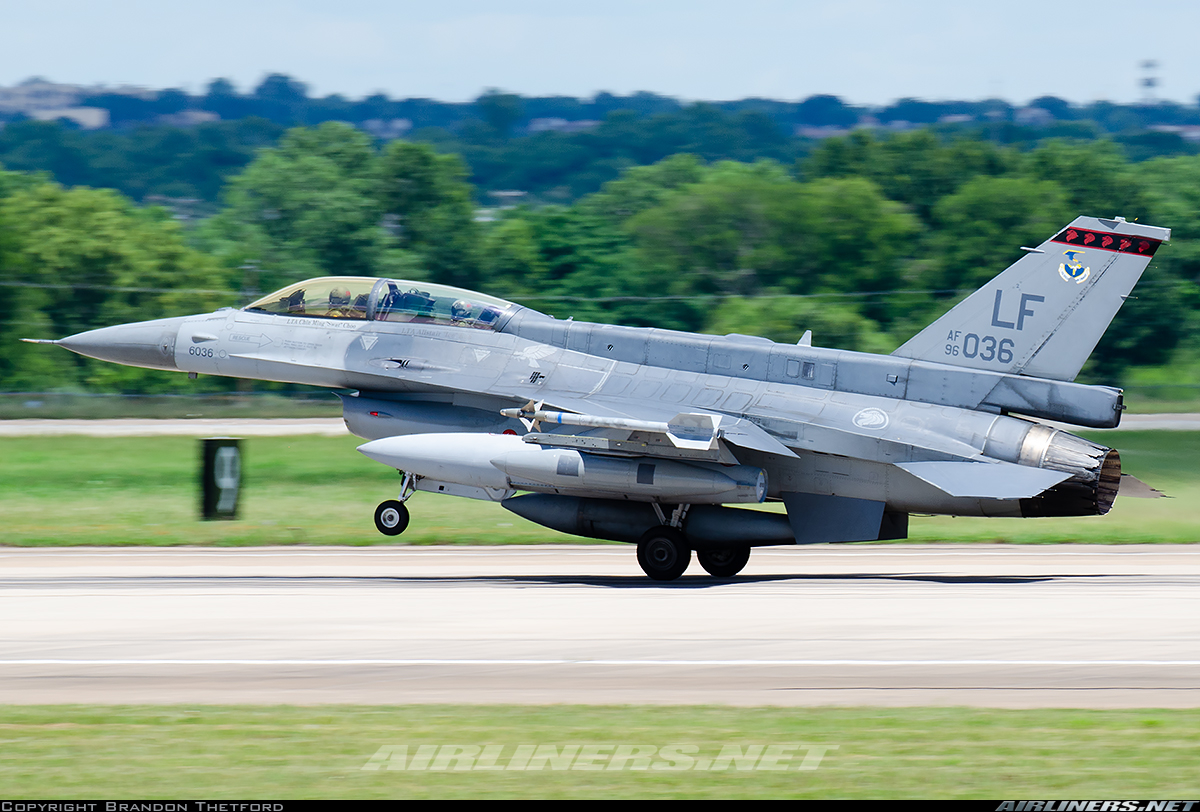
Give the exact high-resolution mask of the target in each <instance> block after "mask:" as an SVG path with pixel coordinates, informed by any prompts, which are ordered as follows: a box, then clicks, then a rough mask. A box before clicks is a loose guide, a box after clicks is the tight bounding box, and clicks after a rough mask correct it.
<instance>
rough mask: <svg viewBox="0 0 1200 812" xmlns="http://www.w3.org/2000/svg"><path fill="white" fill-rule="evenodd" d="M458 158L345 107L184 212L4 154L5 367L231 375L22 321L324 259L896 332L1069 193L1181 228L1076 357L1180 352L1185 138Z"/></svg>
mask: <svg viewBox="0 0 1200 812" xmlns="http://www.w3.org/2000/svg"><path fill="white" fill-rule="evenodd" d="M471 177H472V176H471V173H470V170H468V168H467V164H466V163H465V162H464V161H463V159H462V158H461V157H459V156H458V155H455V154H448V153H444V152H439V151H436V150H435V149H434V148H433V147H431V146H430V145H428V144H424V143H419V142H414V141H405V140H392V141H389V142H386V143H380V142H378V141H376V140H375V139H373V138H371V137H370V136H368V135H367V134H365V133H363V132H362V131H361V130H359V129H357V128H355V127H352V126H349V125H346V124H341V123H332V122H331V123H325V124H321V125H319V126H316V127H302V128H294V129H291V130H288V131H287V132H286V133H284V134H283V135H282V137H281V138H280V139H279V140H278V142H277V143H276V144H275V145H274V146H271V147H266V148H263V149H260V150H259V151H258V152H257V153H256V157H254V159H253V160H252V161H251V162H250V163H248V164H247V165H246V167H245V168H244V169H243V170H242V171H240V172H237V173H236V174H232V175H231V176H230V178H229V180H228V181H227V182H226V183H225V184H224V186H223V188H222V192H221V197H220V205H219V208H218V209H217V211H216V212H215V214H213V215H212V216H210V217H206V218H204V219H203V220H202V221H200V222H199V223H198V224H195V225H193V226H191V227H188V228H185V227H183V226H181V225H180V223H179V222H178V221H176V220H174V219H173V218H172V217H171V216H170V215H169V213H168V212H167V211H165V210H164V209H161V208H156V207H152V206H151V207H147V206H137V205H135V204H134V203H132V202H131V201H130V200H129V199H128V198H126V197H124V196H122V195H121V194H119V193H117V192H115V191H112V190H106V189H93V188H82V187H75V188H69V187H66V186H63V185H60V184H58V183H56V182H54V181H52V180H50V179H49V178H47V177H45V176H42V175H38V174H36V173H23V172H13V171H6V172H3V173H0V347H3V350H2V351H0V389H2V390H5V391H45V390H48V389H56V388H70V387H86V388H93V389H97V390H104V391H130V392H157V391H175V390H185V389H186V390H195V388H196V387H197V386H200V387H207V388H210V389H214V388H221V387H229V386H231V385H232V384H231V383H230V382H226V381H221V380H220V379H207V380H206V379H202V380H201V381H197V382H187V381H185V380H182V377H183V376H178V375H175V376H172V375H167V374H165V373H155V372H152V371H146V370H134V369H126V368H120V367H114V366H112V365H106V364H99V363H92V362H90V361H88V360H86V359H81V358H77V357H75V356H69V354H67V353H61V352H58V353H54V352H47V350H46V348H44V347H36V346H30V345H24V344H17V343H15V339H16V338H17V337H19V336H28V337H59V336H62V335H67V334H70V333H73V332H78V331H79V330H82V329H89V328H93V327H99V326H103V325H106V324H112V323H117V322H125V321H134V320H139V319H149V318H158V317H163V316H169V315H178V314H183V313H194V312H200V311H204V310H206V309H212V308H214V307H217V306H221V305H241V304H245V303H247V302H248V301H250V300H251V298H253V297H254V296H257V295H259V294H261V293H265V292H268V291H270V290H273V289H276V288H279V287H282V286H284V285H286V284H289V283H291V282H294V281H297V280H299V279H303V278H306V277H311V276H319V275H368V276H392V277H399V278H404V279H414V280H431V281H437V282H443V283H448V284H452V285H458V286H460V287H466V288H474V289H478V290H481V291H483V292H487V293H491V294H494V295H499V296H503V297H506V298H510V299H513V300H515V301H517V302H519V303H522V304H525V305H527V306H530V307H533V308H535V309H538V310H542V311H544V312H548V313H551V314H553V315H555V316H557V317H560V318H565V317H568V316H572V317H574V318H576V319H586V320H593V321H603V322H614V323H622V324H631V325H641V326H657V327H666V328H674V329H682V330H692V331H702V332H711V333H717V334H724V333H731V332H736V333H747V334H753V335H764V336H766V337H768V338H772V339H774V340H777V341H788V342H793V341H795V340H797V339H798V338H799V337H800V334H801V333H802V332H803V331H804V330H806V329H811V330H812V331H813V333H814V341H815V343H817V344H820V345H823V346H832V347H841V348H846V349H858V350H865V351H872V352H890V351H891V350H892V349H894V348H895V347H896V346H898V345H899V344H900V343H902V342H903V341H904V340H906V339H907V338H908V337H910V336H911V335H912V334H913V333H915V332H916V331H918V330H919V329H921V328H922V327H924V326H925V325H926V324H927V323H928V322H929V321H930V320H932V319H933V318H936V316H937V315H939V314H940V313H942V312H944V311H945V310H946V309H948V308H949V307H950V306H952V305H953V304H954V303H955V302H956V301H958V300H959V299H960V298H961V297H962V296H963V295H965V293H967V292H969V291H970V290H972V289H974V288H976V287H978V286H979V285H981V284H982V283H983V282H985V281H986V280H987V279H989V278H990V277H991V276H993V275H994V274H996V273H997V272H999V271H1000V270H1002V269H1003V268H1004V267H1006V266H1007V265H1008V264H1010V263H1011V262H1013V261H1014V260H1015V259H1016V258H1017V257H1018V256H1019V255H1020V251H1019V246H1022V245H1036V244H1038V243H1040V242H1042V241H1043V240H1045V239H1046V238H1047V237H1049V236H1051V235H1053V234H1054V233H1056V232H1057V231H1058V230H1059V229H1060V228H1061V227H1062V226H1063V225H1065V224H1066V223H1067V222H1069V221H1070V220H1071V219H1073V218H1074V217H1075V216H1077V215H1079V214H1090V215H1095V216H1114V215H1122V216H1125V217H1126V218H1128V219H1130V220H1135V219H1136V220H1140V221H1143V222H1147V223H1152V224H1155V225H1162V226H1167V227H1171V228H1172V229H1173V239H1172V242H1171V243H1170V244H1169V245H1167V246H1164V247H1163V248H1162V249H1161V250H1160V252H1159V253H1158V255H1157V256H1156V257H1155V260H1154V262H1153V263H1152V264H1151V267H1150V268H1149V269H1148V271H1147V273H1146V275H1145V276H1144V277H1143V281H1142V283H1141V284H1140V285H1139V287H1138V288H1137V290H1136V291H1135V296H1136V297H1137V298H1135V299H1131V300H1130V301H1128V302H1127V303H1126V304H1125V306H1124V307H1123V309H1122V311H1121V313H1120V314H1119V316H1118V318H1117V321H1116V322H1115V323H1114V325H1113V327H1112V328H1111V329H1110V330H1109V332H1108V333H1107V335H1106V336H1105V338H1104V341H1103V342H1102V344H1101V346H1100V348H1099V349H1098V351H1097V352H1096V353H1095V354H1094V356H1093V358H1092V360H1091V361H1090V362H1089V365H1088V366H1087V367H1086V368H1085V371H1084V378H1085V379H1087V380H1093V381H1096V382H1105V383H1121V382H1122V381H1123V380H1127V379H1128V378H1129V377H1130V376H1131V375H1133V374H1134V373H1135V372H1136V371H1137V370H1138V368H1140V367H1145V366H1148V365H1164V364H1171V363H1174V364H1176V365H1178V364H1187V363H1192V362H1193V361H1192V360H1190V359H1195V358H1196V357H1197V351H1198V349H1200V348H1198V347H1197V346H1196V339H1195V336H1196V330H1195V327H1196V323H1197V318H1198V314H1200V287H1198V286H1197V282H1198V281H1200V225H1198V223H1200V219H1198V217H1197V214H1198V213H1200V211H1198V210H1200V157H1195V156H1176V157H1167V158H1155V159H1151V160H1148V161H1143V162H1140V163H1134V162H1131V161H1130V160H1129V159H1128V157H1127V156H1126V154H1125V153H1124V152H1123V151H1122V149H1121V148H1120V146H1119V145H1117V144H1114V143H1113V142H1111V141H1070V140H1049V141H1046V142H1044V143H1041V144H1040V145H1038V146H1036V147H1034V148H1032V149H1028V148H1022V147H1018V146H1013V145H1007V144H1004V143H998V142H996V141H994V140H988V139H981V138H970V137H964V136H958V137H947V136H946V135H945V134H944V133H938V132H936V131H934V130H929V129H927V130H920V131H915V132H911V133H902V134H895V135H890V136H880V135H873V134H871V133H869V132H865V131H856V132H854V133H852V134H850V135H848V136H845V137H839V138H830V139H826V140H824V141H822V142H820V143H819V144H818V145H816V146H814V147H813V148H812V149H811V150H810V151H808V152H807V153H806V154H804V155H800V156H794V157H793V156H788V155H783V156H780V157H777V158H761V157H760V158H757V159H748V160H727V159H714V158H712V157H710V156H706V155H704V154H696V153H695V152H687V151H681V152H678V153H676V154H672V155H670V156H669V157H665V158H663V159H661V160H656V161H653V162H646V163H644V164H641V165H629V166H625V167H623V168H621V169H620V170H619V172H617V174H616V176H615V177H614V178H613V179H612V180H608V181H606V182H604V183H603V184H601V185H600V186H599V187H598V189H597V190H596V191H594V192H591V193H588V194H583V195H581V196H579V197H577V198H575V199H572V200H568V201H567V202H564V203H561V204H546V203H538V204H536V205H535V204H525V205H517V206H506V207H489V208H481V207H480V205H479V199H480V195H479V190H478V189H477V188H476V187H475V186H473V184H472V183H471Z"/></svg>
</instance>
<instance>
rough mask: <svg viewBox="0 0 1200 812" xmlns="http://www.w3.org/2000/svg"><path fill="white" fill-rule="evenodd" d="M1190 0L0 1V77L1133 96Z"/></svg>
mask: <svg viewBox="0 0 1200 812" xmlns="http://www.w3.org/2000/svg"><path fill="white" fill-rule="evenodd" d="M1198 30H1200V3H1187V2H1166V1H1165V0H1149V2H1138V3H1130V2H1115V1H1114V0H1091V1H1090V2H1088V3H1082V2H1073V3H1066V2H1059V0H1042V1H1041V2H1036V1H1035V0H1006V1H1005V2H1003V3H996V2H988V3H980V2H971V1H970V0H959V2H949V1H948V0H921V1H920V2H881V1H880V0H840V1H839V2H826V3H812V2H778V1H777V0H742V2H706V1H705V0H693V1H692V2H682V0H659V2H654V1H653V0H644V1H643V2H626V0H606V2H594V3H573V2H568V0H559V2H548V1H547V0H507V1H506V2H469V1H468V0H439V2H423V3H411V2H404V1H403V0H400V1H397V0H393V1H392V2H382V1H381V0H338V2H334V0H326V2H311V1H310V0H297V1H296V2H280V1H279V0H237V1H236V2H235V1H234V0H203V2H195V0H193V2H187V3H184V2H175V0H107V2H104V3H98V2H95V1H94V0H88V2H84V1H83V0H37V2H29V0H0V84H2V85H10V84H13V83H15V82H17V81H20V80H21V79H24V78H26V77H29V76H32V75H41V76H45V77H46V78H49V79H53V80H56V81H62V82H73V83H81V84H93V83H105V84H126V83H127V84H136V85H143V86H148V87H185V88H188V89H190V90H192V91H197V90H200V89H202V88H203V87H204V86H205V84H206V83H207V81H208V80H209V79H212V78H214V77H217V76H224V77H228V78H230V79H232V80H233V81H234V82H235V83H236V84H237V85H238V86H239V87H241V88H243V89H247V88H250V87H252V86H254V85H255V84H256V83H257V82H258V81H259V80H260V79H261V78H262V76H264V75H265V74H266V73H269V72H282V73H288V74H290V75H292V76H295V77H296V78H298V79H301V80H302V81H305V82H307V83H308V84H309V85H310V87H311V89H312V91H313V92H315V93H317V94H321V95H324V94H326V93H334V92H338V93H343V94H345V95H347V96H351V97H359V96H363V95H367V94H369V93H372V92H375V91H383V92H385V93H387V94H389V95H391V96H393V97H409V96H429V97H433V98H438V99H444V100H450V101H457V100H464V99H470V98H474V97H475V96H477V95H478V94H479V93H480V92H481V91H482V90H484V89H485V88H489V87H497V88H502V89H505V90H511V91H514V92H518V93H522V94H525V95H542V94H563V95H570V96H590V95H592V94H593V93H596V92H598V91H601V90H608V91H611V92H615V93H628V92H632V91H636V90H650V91H654V92H656V93H663V94H666V95H671V96H677V97H680V98H684V99H732V98H744V97H747V96H767V97H771V98H779V99H801V98H805V97H807V96H810V95H812V94H815V93H832V94H836V95H839V96H842V97H844V98H845V99H847V100H848V101H851V102H855V103H863V104H882V103H887V102H889V101H891V100H894V99H896V98H899V97H902V96H915V97H919V98H926V99H980V98H986V97H989V96H1000V97H1003V98H1006V99H1009V100H1010V101H1015V102H1024V101H1027V100H1029V99H1031V98H1034V97H1036V96H1039V95H1043V94H1050V95H1057V96H1062V97H1064V98H1068V99H1070V100H1072V101H1077V102H1087V101H1093V100H1096V99H1109V100H1112V101H1122V102H1126V101H1132V100H1134V99H1136V98H1138V97H1139V96H1140V93H1141V91H1140V89H1139V88H1138V84H1137V82H1138V78H1139V76H1140V70H1139V67H1138V65H1139V62H1140V61H1142V60H1144V59H1157V60H1158V61H1159V62H1160V64H1161V67H1160V68H1159V70H1158V75H1159V76H1160V77H1161V81H1162V85H1161V87H1160V89H1159V91H1158V92H1159V95H1160V96H1161V97H1163V98H1169V99H1174V100H1176V101H1185V102H1188V103H1195V99H1196V96H1197V94H1198V93H1200V48H1197V47H1196V46H1195V45H1194V42H1195V38H1196V32H1197V31H1198Z"/></svg>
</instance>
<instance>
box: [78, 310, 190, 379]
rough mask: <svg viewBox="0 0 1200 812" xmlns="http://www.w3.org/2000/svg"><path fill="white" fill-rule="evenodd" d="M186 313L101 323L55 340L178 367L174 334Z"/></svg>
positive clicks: (132, 361)
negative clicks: (95, 328)
mask: <svg viewBox="0 0 1200 812" xmlns="http://www.w3.org/2000/svg"><path fill="white" fill-rule="evenodd" d="M184 318H185V317H182V316H181V317H179V318H174V319H155V320H154V321H140V322H136V323H134V324H118V325H116V326H115V327H101V328H100V329H99V330H88V331H87V332H86V333H76V334H75V335H73V336H67V337H66V338H64V339H61V340H59V341H58V342H57V343H58V345H59V346H61V347H66V348H67V349H68V350H70V351H71V352H75V353H79V354H80V355H86V356H87V357H88V358H98V359H100V360H101V361H111V362H113V363H114V364H124V365H125V366H131V367H146V368H148V369H178V367H177V366H175V336H176V335H178V333H179V326H180V325H181V324H183V321H184Z"/></svg>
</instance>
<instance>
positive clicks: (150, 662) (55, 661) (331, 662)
mask: <svg viewBox="0 0 1200 812" xmlns="http://www.w3.org/2000/svg"><path fill="white" fill-rule="evenodd" d="M6 665H339V666H340V665H612V666H637V665H658V666H725V665H748V666H765V665H803V666H822V665H854V666H883V667H889V666H906V665H917V666H923V665H986V666H1005V665H1022V666H1064V665H1067V666H1070V665H1108V666H1188V667H1195V666H1200V660H573V659H537V660H521V659H421V658H415V659H404V660H389V659H344V660H343V659H338V660H236V659H214V660H194V659H189V660H156V659H113V660H72V659H25V660H0V667H2V666H6Z"/></svg>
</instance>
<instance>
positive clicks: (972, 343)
mask: <svg viewBox="0 0 1200 812" xmlns="http://www.w3.org/2000/svg"><path fill="white" fill-rule="evenodd" d="M956 332H957V331H956ZM955 338H957V336H955ZM1014 346H1016V345H1015V344H1014V343H1013V340H1012V339H1011V338H1000V339H997V338H996V337H995V336H982V337H980V336H978V335H976V334H975V333H967V334H966V335H965V336H963V338H962V344H961V345H960V344H958V343H957V342H952V343H949V344H947V345H946V355H951V356H955V357H957V356H959V355H961V356H963V357H964V358H976V357H978V358H979V360H980V361H999V362H1000V363H1001V364H1011V363H1012V360H1013V347H1014Z"/></svg>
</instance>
